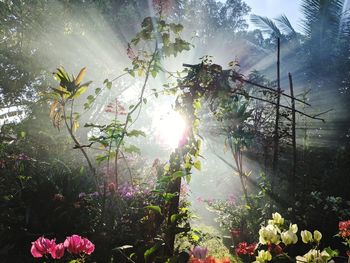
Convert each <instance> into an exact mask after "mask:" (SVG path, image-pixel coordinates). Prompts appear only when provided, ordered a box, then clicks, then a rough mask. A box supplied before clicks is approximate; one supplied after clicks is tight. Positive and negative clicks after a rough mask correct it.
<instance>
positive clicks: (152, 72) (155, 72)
mask: <svg viewBox="0 0 350 263" xmlns="http://www.w3.org/2000/svg"><path fill="white" fill-rule="evenodd" d="M157 74H158V72H157V71H156V70H152V71H151V75H152V77H153V78H156V77H157Z"/></svg>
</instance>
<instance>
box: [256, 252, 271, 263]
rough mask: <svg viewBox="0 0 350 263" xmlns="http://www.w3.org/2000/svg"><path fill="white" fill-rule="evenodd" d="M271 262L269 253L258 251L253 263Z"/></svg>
mask: <svg viewBox="0 0 350 263" xmlns="http://www.w3.org/2000/svg"><path fill="white" fill-rule="evenodd" d="M271 260H272V255H271V253H270V252H269V251H265V250H259V252H258V255H257V256H256V258H255V261H254V262H253V263H265V262H267V261H271Z"/></svg>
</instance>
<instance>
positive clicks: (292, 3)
mask: <svg viewBox="0 0 350 263" xmlns="http://www.w3.org/2000/svg"><path fill="white" fill-rule="evenodd" d="M244 2H246V3H247V4H248V5H249V6H250V7H251V9H252V10H251V13H252V14H255V15H260V16H266V17H268V18H275V17H278V16H280V15H282V14H285V15H286V16H287V17H288V19H289V21H290V22H291V24H292V26H293V27H294V28H295V29H296V30H297V31H301V30H302V29H301V27H300V25H299V24H300V20H301V19H302V14H301V11H300V4H301V0H244ZM248 21H249V19H248ZM249 28H250V29H252V28H254V26H253V25H252V24H251V23H249Z"/></svg>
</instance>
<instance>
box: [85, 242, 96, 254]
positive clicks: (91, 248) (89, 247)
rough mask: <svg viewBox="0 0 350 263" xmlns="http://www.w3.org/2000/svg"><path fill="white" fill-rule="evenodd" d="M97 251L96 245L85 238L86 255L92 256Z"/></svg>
mask: <svg viewBox="0 0 350 263" xmlns="http://www.w3.org/2000/svg"><path fill="white" fill-rule="evenodd" d="M94 250H95V245H94V244H93V243H92V242H91V241H90V240H89V239H87V238H83V252H84V253H85V254H88V255H91V253H92V252H94Z"/></svg>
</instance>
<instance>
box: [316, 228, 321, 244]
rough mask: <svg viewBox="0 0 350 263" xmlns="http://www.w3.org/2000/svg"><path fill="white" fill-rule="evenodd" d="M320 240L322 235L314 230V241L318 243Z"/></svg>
mask: <svg viewBox="0 0 350 263" xmlns="http://www.w3.org/2000/svg"><path fill="white" fill-rule="evenodd" d="M321 238H322V234H321V232H320V231H318V230H315V231H314V240H315V241H316V242H317V243H319V242H320V241H321Z"/></svg>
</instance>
